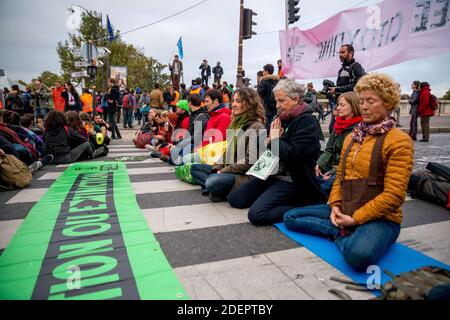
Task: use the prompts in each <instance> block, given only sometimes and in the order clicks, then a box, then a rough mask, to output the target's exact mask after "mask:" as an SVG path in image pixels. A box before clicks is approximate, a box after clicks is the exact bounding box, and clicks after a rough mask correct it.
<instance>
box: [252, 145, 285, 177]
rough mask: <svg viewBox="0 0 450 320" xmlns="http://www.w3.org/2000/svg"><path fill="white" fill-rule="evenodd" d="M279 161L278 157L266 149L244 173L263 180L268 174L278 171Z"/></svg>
mask: <svg viewBox="0 0 450 320" xmlns="http://www.w3.org/2000/svg"><path fill="white" fill-rule="evenodd" d="M279 163H280V158H278V157H277V156H276V155H274V154H273V152H272V151H270V150H266V152H264V153H263V154H262V156H261V157H260V158H259V159H258V161H257V162H256V163H255V164H254V165H253V166H252V167H251V168H250V170H248V171H247V173H246V174H247V175H251V176H254V177H256V178H258V179H261V180H264V181H265V180H267V178H268V177H269V176H271V175H274V174H276V173H277V172H278V169H279Z"/></svg>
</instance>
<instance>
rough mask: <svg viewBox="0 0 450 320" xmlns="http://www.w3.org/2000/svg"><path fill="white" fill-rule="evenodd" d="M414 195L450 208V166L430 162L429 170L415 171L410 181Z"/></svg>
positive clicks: (409, 187)
mask: <svg viewBox="0 0 450 320" xmlns="http://www.w3.org/2000/svg"><path fill="white" fill-rule="evenodd" d="M408 192H409V193H410V194H411V196H413V197H417V198H420V199H423V200H425V201H428V202H431V203H434V204H437V205H440V206H443V207H447V208H450V168H448V167H445V166H443V165H440V164H438V163H433V162H430V163H428V165H427V170H420V171H416V172H414V173H413V174H412V175H411V177H410V179H409V183H408Z"/></svg>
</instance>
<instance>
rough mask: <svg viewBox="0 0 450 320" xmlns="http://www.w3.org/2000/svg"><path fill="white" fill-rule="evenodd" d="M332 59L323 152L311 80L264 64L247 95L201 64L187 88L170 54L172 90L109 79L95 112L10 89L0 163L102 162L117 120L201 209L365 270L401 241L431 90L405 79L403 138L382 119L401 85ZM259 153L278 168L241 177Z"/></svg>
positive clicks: (72, 97) (65, 90)
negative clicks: (202, 202) (333, 253)
mask: <svg viewBox="0 0 450 320" xmlns="http://www.w3.org/2000/svg"><path fill="white" fill-rule="evenodd" d="M339 56H340V59H341V62H342V68H341V70H339V74H338V80H337V81H336V86H334V87H330V88H328V90H329V93H330V95H333V96H334V97H335V107H334V108H333V120H332V125H331V127H330V138H329V139H328V142H327V144H326V147H325V149H324V151H321V144H320V141H321V140H324V139H323V134H322V130H321V126H320V122H321V121H322V122H323V109H321V107H320V104H319V103H318V100H317V92H316V91H315V90H314V87H313V85H312V83H310V84H307V86H306V87H305V86H304V85H302V84H299V83H298V82H296V81H294V80H290V79H286V77H285V76H284V74H283V70H282V65H281V61H279V62H278V73H277V74H275V68H274V66H273V65H271V64H267V65H265V66H264V67H263V70H262V71H261V72H259V73H258V83H257V89H256V90H255V89H253V88H249V87H242V88H237V89H236V90H235V88H234V87H233V86H232V85H229V84H228V83H226V82H222V81H221V78H222V75H223V68H222V67H221V66H220V62H218V63H217V65H216V67H215V68H214V69H213V71H211V68H210V66H209V65H208V62H207V61H206V60H204V61H203V63H202V65H201V66H200V70H201V71H202V77H199V78H197V79H195V80H193V81H192V84H191V86H190V87H189V88H188V87H187V86H186V84H184V83H180V82H181V79H182V78H181V77H182V71H183V64H182V62H181V60H179V58H178V57H177V56H176V57H175V59H174V61H173V63H172V64H171V65H170V71H171V76H172V85H170V86H167V87H165V88H161V86H160V85H159V84H155V85H154V88H152V90H151V91H150V92H149V91H146V90H144V91H143V92H141V91H140V89H139V90H136V91H134V90H131V89H130V90H127V89H123V88H122V90H121V88H119V86H118V85H117V84H116V83H115V80H114V79H111V80H110V81H109V88H108V91H107V92H104V93H102V94H99V95H98V97H97V101H96V102H95V103H94V104H93V103H92V102H93V97H92V94H91V93H90V92H89V90H83V93H82V95H81V96H79V95H78V93H77V92H76V90H75V88H74V87H73V85H72V84H70V83H65V84H64V85H61V83H59V82H57V83H56V84H55V87H54V88H51V90H48V89H47V88H45V87H44V86H43V85H42V83H41V82H40V81H39V80H37V81H35V88H34V89H33V90H31V89H30V88H27V92H26V93H23V94H22V96H21V95H20V92H19V90H18V87H17V86H13V88H12V91H11V92H9V93H8V95H7V96H6V104H5V106H6V108H5V109H3V110H0V155H1V156H4V155H5V154H8V155H11V156H14V157H16V158H18V159H19V160H20V161H22V162H23V163H25V164H26V165H27V166H28V168H29V170H30V172H35V171H37V170H38V169H40V168H41V167H42V166H45V165H47V164H49V163H55V164H66V163H72V162H75V161H79V160H80V159H88V158H96V157H99V156H104V155H106V154H107V153H108V147H107V145H108V144H109V140H110V139H113V140H114V139H121V133H120V130H119V128H118V126H117V123H120V119H121V117H123V128H127V127H128V128H133V125H134V124H135V123H136V122H137V124H138V125H140V126H141V127H140V129H139V130H137V132H136V136H135V138H134V142H135V144H136V146H138V147H141V148H146V149H148V150H149V152H150V155H151V156H152V157H154V158H159V159H161V160H163V161H166V162H168V163H169V164H171V165H177V166H179V167H181V166H187V168H188V172H189V175H190V178H191V181H192V182H194V183H197V184H198V185H200V186H201V192H202V194H203V195H205V196H208V197H209V198H210V200H211V201H213V202H219V201H228V203H229V204H230V205H231V206H232V207H235V208H241V209H244V208H245V209H248V219H249V221H250V222H251V223H253V224H254V225H257V226H264V225H270V224H274V223H277V222H282V221H284V222H285V224H286V226H287V227H288V228H289V229H292V230H295V231H299V232H304V233H311V234H315V235H320V236H324V237H327V238H328V239H330V240H331V241H333V242H335V243H336V245H337V247H338V248H339V250H340V251H341V252H342V254H343V256H344V258H345V260H346V261H347V262H348V263H349V264H350V265H352V266H353V267H354V268H355V269H357V270H363V271H364V270H365V268H367V267H368V266H369V265H372V264H375V263H376V261H377V259H378V258H379V257H380V256H382V255H383V253H384V252H385V251H386V250H387V249H388V248H389V247H390V245H392V244H393V243H394V242H395V241H396V239H397V237H398V235H399V232H400V224H401V222H402V219H403V215H402V210H401V206H402V204H403V202H404V199H405V195H406V191H407V186H408V181H409V177H410V174H411V171H412V167H413V142H412V140H416V138H417V137H416V135H417V117H418V116H419V117H421V123H422V129H423V141H428V140H429V131H428V130H427V126H428V127H429V117H431V116H433V115H434V110H433V108H432V106H431V100H432V97H431V94H430V89H429V84H428V83H426V82H422V83H420V82H418V81H415V82H414V83H413V86H412V88H413V90H414V91H413V94H412V95H411V97H410V101H409V102H410V104H411V106H412V107H411V116H412V117H411V131H410V134H409V135H408V134H406V133H404V132H403V131H401V130H400V129H398V128H397V120H396V119H395V118H393V117H391V115H392V114H393V112H394V111H395V110H396V109H397V108H398V106H399V103H400V87H399V85H398V84H397V83H396V82H395V81H394V80H393V79H392V78H391V77H390V76H388V75H386V74H382V73H372V74H367V73H366V72H365V71H364V68H363V67H362V66H361V65H360V64H359V63H357V62H356V61H355V58H354V49H353V47H352V46H350V45H344V46H342V48H341V50H340V52H339ZM211 72H213V73H214V83H213V86H212V87H211V88H210V87H208V79H209V77H210V75H211ZM19 100H20V102H19ZM94 106H95V111H96V112H95V114H96V115H95V117H93V111H94V110H93V108H94ZM317 115H318V116H317ZM224 143H225V144H224ZM212 146H221V148H219V149H217V150H219V151H218V153H219V157H216V158H214V161H212V162H211V161H207V159H206V160H205V157H204V155H202V154H203V151H202V150H206V148H211V147H212ZM266 150H270V151H271V152H272V153H273V154H275V155H276V159H277V166H276V167H275V168H276V170H275V171H273V172H271V173H270V175H269V176H268V177H266V178H261V177H256V176H254V175H249V174H248V173H249V171H251V170H252V168H253V167H254V166H255V165H257V164H258V163H259V164H261V163H262V162H261V161H260V160H261V159H263V160H264V151H266Z"/></svg>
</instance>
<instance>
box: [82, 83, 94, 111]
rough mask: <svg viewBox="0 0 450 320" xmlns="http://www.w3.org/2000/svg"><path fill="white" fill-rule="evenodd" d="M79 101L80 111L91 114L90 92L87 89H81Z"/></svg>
mask: <svg viewBox="0 0 450 320" xmlns="http://www.w3.org/2000/svg"><path fill="white" fill-rule="evenodd" d="M81 103H82V105H83V108H82V112H84V113H87V114H92V94H91V93H90V92H89V89H83V94H82V95H81Z"/></svg>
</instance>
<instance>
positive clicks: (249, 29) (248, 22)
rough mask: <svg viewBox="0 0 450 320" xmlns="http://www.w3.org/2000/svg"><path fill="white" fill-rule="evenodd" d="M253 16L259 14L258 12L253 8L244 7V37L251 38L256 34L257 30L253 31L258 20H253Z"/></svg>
mask: <svg viewBox="0 0 450 320" xmlns="http://www.w3.org/2000/svg"><path fill="white" fill-rule="evenodd" d="M253 16H257V13H256V12H253V10H251V9H244V22H243V23H244V33H243V35H242V38H243V39H245V40H247V39H251V37H252V36H253V35H254V34H256V32H253V26H256V22H253Z"/></svg>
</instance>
